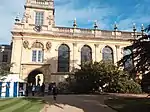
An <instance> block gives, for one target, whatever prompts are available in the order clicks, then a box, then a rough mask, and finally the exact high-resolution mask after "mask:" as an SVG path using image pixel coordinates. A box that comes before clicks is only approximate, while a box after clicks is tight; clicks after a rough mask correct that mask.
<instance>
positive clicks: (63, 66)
mask: <svg viewBox="0 0 150 112" xmlns="http://www.w3.org/2000/svg"><path fill="white" fill-rule="evenodd" d="M69 65H70V48H69V47H68V46H67V45H65V44H62V45H61V46H60V47H59V48H58V72H69Z"/></svg>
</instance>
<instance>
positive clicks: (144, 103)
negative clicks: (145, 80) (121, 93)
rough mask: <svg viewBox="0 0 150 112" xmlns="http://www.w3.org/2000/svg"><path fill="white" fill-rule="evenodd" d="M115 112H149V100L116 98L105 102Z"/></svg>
mask: <svg viewBox="0 0 150 112" xmlns="http://www.w3.org/2000/svg"><path fill="white" fill-rule="evenodd" d="M105 104H107V105H108V106H109V107H111V108H112V109H114V110H116V111H117V112H150V99H148V98H121V97H119V98H117V99H109V100H106V101H105Z"/></svg>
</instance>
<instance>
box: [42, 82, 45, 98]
mask: <svg viewBox="0 0 150 112" xmlns="http://www.w3.org/2000/svg"><path fill="white" fill-rule="evenodd" d="M41 92H42V96H44V93H45V84H44V83H42V86H41Z"/></svg>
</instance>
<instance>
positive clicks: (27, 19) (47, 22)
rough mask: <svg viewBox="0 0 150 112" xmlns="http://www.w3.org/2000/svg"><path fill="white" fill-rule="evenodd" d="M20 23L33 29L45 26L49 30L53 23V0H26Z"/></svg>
mask: <svg viewBox="0 0 150 112" xmlns="http://www.w3.org/2000/svg"><path fill="white" fill-rule="evenodd" d="M24 7H25V12H24V15H23V18H22V21H21V22H22V23H23V24H24V25H25V28H28V27H30V29H31V27H33V26H34V27H33V29H34V30H35V29H36V30H37V31H38V30H40V29H39V28H43V27H44V28H45V29H48V30H50V29H51V28H52V27H53V26H54V25H55V22H54V12H55V9H54V0H26V4H25V6H24Z"/></svg>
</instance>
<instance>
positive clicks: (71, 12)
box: [55, 1, 116, 28]
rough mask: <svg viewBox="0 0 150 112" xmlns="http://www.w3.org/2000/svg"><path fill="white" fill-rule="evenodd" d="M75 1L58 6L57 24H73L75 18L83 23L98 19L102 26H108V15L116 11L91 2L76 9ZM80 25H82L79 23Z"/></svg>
mask: <svg viewBox="0 0 150 112" xmlns="http://www.w3.org/2000/svg"><path fill="white" fill-rule="evenodd" d="M73 4H74V2H73V1H72V2H69V3H68V4H66V5H63V6H56V13H55V14H56V24H57V25H61V26H64V25H65V26H72V23H70V21H72V22H73V20H74V18H76V19H77V22H79V23H81V24H88V23H91V27H92V23H93V22H94V21H95V20H98V23H99V26H100V28H106V27H107V20H108V19H106V17H108V16H110V15H113V14H115V13H116V11H115V10H114V9H113V8H111V7H101V8H99V7H100V6H98V5H96V4H90V5H89V6H87V7H85V8H80V9H75V8H74V7H73ZM79 27H82V26H80V25H79Z"/></svg>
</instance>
